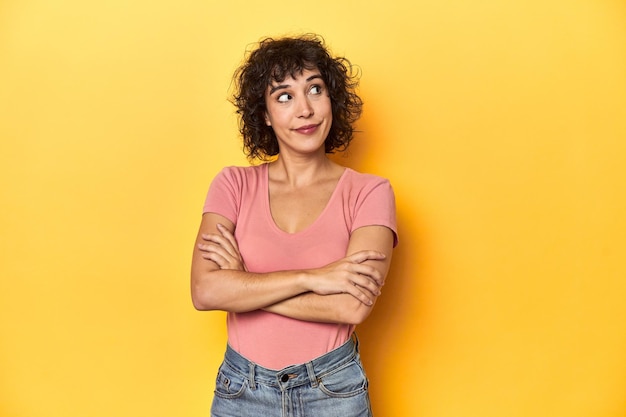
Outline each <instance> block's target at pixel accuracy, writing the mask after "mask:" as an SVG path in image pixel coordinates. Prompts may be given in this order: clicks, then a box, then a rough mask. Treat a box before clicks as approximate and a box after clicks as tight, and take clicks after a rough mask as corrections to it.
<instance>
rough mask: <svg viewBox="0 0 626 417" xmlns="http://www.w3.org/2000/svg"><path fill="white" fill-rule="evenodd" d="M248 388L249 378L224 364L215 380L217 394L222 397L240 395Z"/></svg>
mask: <svg viewBox="0 0 626 417" xmlns="http://www.w3.org/2000/svg"><path fill="white" fill-rule="evenodd" d="M246 388H248V378H247V377H245V376H243V375H241V374H239V373H237V372H235V371H233V370H232V369H230V367H229V366H228V365H226V364H222V365H221V366H220V368H219V370H218V372H217V379H216V380H215V395H217V396H219V397H222V398H237V397H240V396H241V395H242V394H243V393H244V391H245V390H246Z"/></svg>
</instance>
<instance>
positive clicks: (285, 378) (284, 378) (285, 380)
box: [280, 374, 289, 382]
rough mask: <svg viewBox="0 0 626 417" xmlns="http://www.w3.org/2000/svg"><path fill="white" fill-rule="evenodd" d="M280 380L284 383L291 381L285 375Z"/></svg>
mask: <svg viewBox="0 0 626 417" xmlns="http://www.w3.org/2000/svg"><path fill="white" fill-rule="evenodd" d="M280 380H281V381H283V382H287V381H289V375H287V374H285V375H283V376H281V377H280Z"/></svg>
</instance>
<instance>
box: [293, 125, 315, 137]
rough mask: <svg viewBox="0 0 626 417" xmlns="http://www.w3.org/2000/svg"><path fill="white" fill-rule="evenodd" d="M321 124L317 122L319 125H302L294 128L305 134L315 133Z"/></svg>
mask: <svg viewBox="0 0 626 417" xmlns="http://www.w3.org/2000/svg"><path fill="white" fill-rule="evenodd" d="M319 126H320V125H319V124H317V125H306V126H302V127H299V128H297V129H294V130H295V131H296V132H298V133H301V134H303V135H310V134H312V133H315V131H316V130H317V128H318V127H319Z"/></svg>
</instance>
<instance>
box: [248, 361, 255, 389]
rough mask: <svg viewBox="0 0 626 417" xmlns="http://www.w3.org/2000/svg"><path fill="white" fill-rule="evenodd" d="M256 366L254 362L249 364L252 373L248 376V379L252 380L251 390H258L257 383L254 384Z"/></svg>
mask: <svg viewBox="0 0 626 417" xmlns="http://www.w3.org/2000/svg"><path fill="white" fill-rule="evenodd" d="M254 366H255V365H254V364H253V363H252V362H248V367H249V368H250V373H249V374H248V378H249V379H250V389H252V390H255V389H256V383H255V382H254Z"/></svg>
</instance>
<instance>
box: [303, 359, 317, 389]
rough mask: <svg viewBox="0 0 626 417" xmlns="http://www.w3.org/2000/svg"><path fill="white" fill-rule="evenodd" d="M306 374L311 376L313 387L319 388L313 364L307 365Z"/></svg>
mask: <svg viewBox="0 0 626 417" xmlns="http://www.w3.org/2000/svg"><path fill="white" fill-rule="evenodd" d="M306 373H307V374H309V381H311V386H312V387H313V388H317V378H316V377H315V371H314V370H313V362H307V363H306Z"/></svg>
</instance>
